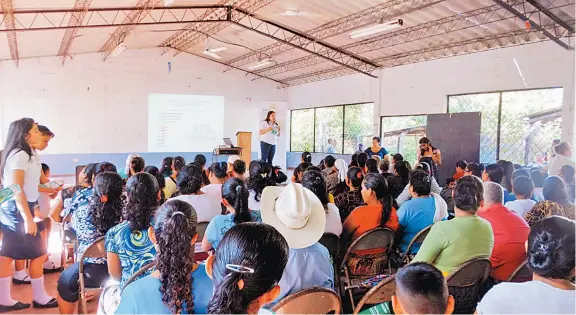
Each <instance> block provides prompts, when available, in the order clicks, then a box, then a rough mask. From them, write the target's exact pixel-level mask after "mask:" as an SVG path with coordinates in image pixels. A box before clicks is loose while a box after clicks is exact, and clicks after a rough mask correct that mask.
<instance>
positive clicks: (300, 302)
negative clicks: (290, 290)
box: [272, 287, 342, 314]
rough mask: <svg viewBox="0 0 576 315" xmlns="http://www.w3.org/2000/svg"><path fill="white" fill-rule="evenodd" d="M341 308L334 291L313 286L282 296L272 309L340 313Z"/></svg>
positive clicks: (300, 312) (288, 312) (292, 312)
mask: <svg viewBox="0 0 576 315" xmlns="http://www.w3.org/2000/svg"><path fill="white" fill-rule="evenodd" d="M341 309H342V303H341V302H340V297H338V294H336V292H334V291H332V290H329V289H326V288H321V287H313V288H310V289H306V290H302V291H300V292H297V293H294V294H291V295H289V296H287V297H285V298H283V299H282V300H280V302H278V304H276V305H275V306H274V307H273V308H272V311H273V312H274V313H275V314H340V313H341Z"/></svg>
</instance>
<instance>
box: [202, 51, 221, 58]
mask: <svg viewBox="0 0 576 315" xmlns="http://www.w3.org/2000/svg"><path fill="white" fill-rule="evenodd" d="M204 55H208V56H210V57H212V58H214V59H222V57H220V56H219V55H218V54H217V53H215V52H213V51H211V50H209V49H206V50H204Z"/></svg>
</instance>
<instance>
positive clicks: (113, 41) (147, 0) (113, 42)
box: [99, 0, 162, 60]
mask: <svg viewBox="0 0 576 315" xmlns="http://www.w3.org/2000/svg"><path fill="white" fill-rule="evenodd" d="M161 2H162V0H139V1H138V3H137V4H136V7H137V8H138V10H137V11H133V12H131V13H130V14H129V15H128V16H126V18H125V19H124V24H125V25H124V26H120V27H118V28H116V30H115V31H114V33H112V35H110V38H108V40H107V41H106V43H104V45H102V47H101V48H100V50H99V51H100V52H102V53H104V60H106V59H107V58H108V56H109V55H110V53H111V52H112V51H113V50H114V48H116V47H117V46H118V45H119V44H121V43H123V42H124V40H125V39H126V37H128V36H129V35H130V33H132V31H133V30H134V28H135V27H136V26H135V25H134V23H137V22H138V21H141V20H142V19H143V18H144V17H145V16H146V15H147V14H148V13H149V11H150V10H151V9H153V8H154V7H156V6H158V5H159V4H160V3H161Z"/></svg>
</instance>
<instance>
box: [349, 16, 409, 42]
mask: <svg viewBox="0 0 576 315" xmlns="http://www.w3.org/2000/svg"><path fill="white" fill-rule="evenodd" d="M403 24H404V21H402V19H398V20H394V21H389V22H385V23H379V24H376V25H372V26H368V27H366V28H363V29H359V30H356V31H353V32H352V33H350V38H359V37H364V36H369V35H372V34H377V33H381V32H385V31H389V30H393V29H395V28H398V27H400V26H402V25H403Z"/></svg>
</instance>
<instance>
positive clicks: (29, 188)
mask: <svg viewBox="0 0 576 315" xmlns="http://www.w3.org/2000/svg"><path fill="white" fill-rule="evenodd" d="M14 170H23V171H24V187H21V188H22V191H23V192H24V194H25V195H26V199H27V200H28V202H36V201H37V200H38V196H39V195H40V193H39V192H38V185H39V184H40V174H41V173H42V165H41V164H40V158H39V157H38V155H37V154H36V151H35V150H32V156H28V153H26V152H24V151H19V152H16V151H12V152H11V153H10V155H8V158H7V159H6V165H4V176H3V177H2V183H3V184H4V187H8V186H10V185H12V184H14V178H13V171H14Z"/></svg>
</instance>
